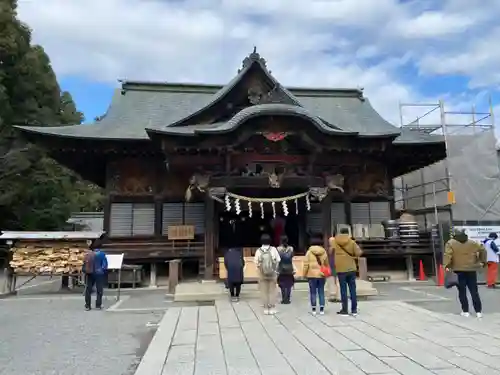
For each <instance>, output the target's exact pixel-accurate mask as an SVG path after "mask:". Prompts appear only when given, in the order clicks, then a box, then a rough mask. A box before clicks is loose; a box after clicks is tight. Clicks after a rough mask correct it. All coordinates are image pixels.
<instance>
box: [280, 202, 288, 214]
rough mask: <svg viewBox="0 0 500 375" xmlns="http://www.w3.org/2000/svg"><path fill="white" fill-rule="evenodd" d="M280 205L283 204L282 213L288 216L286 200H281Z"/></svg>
mask: <svg viewBox="0 0 500 375" xmlns="http://www.w3.org/2000/svg"><path fill="white" fill-rule="evenodd" d="M281 205H282V206H283V215H285V216H288V206H287V205H286V201H283V202H282V203H281Z"/></svg>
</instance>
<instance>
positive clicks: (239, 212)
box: [234, 199, 241, 215]
mask: <svg viewBox="0 0 500 375" xmlns="http://www.w3.org/2000/svg"><path fill="white" fill-rule="evenodd" d="M234 207H235V208H236V215H239V214H241V206H240V200H239V199H236V200H235V201H234Z"/></svg>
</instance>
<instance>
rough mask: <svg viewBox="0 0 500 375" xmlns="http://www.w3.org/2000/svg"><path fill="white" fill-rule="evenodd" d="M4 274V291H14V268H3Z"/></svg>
mask: <svg viewBox="0 0 500 375" xmlns="http://www.w3.org/2000/svg"><path fill="white" fill-rule="evenodd" d="M3 276H4V284H3V291H2V292H3V293H6V294H7V293H12V280H13V278H14V273H13V272H12V269H11V268H10V267H9V266H7V267H5V268H4V270H3Z"/></svg>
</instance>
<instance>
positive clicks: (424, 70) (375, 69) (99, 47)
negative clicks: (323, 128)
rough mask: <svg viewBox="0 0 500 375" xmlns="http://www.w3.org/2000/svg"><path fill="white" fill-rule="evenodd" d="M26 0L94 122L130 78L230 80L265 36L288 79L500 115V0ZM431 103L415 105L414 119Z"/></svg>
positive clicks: (390, 112)
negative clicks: (491, 107)
mask: <svg viewBox="0 0 500 375" xmlns="http://www.w3.org/2000/svg"><path fill="white" fill-rule="evenodd" d="M19 3H20V7H19V13H20V17H21V18H22V19H23V20H24V21H26V22H27V23H28V24H29V25H30V26H31V27H32V28H33V38H34V41H35V42H37V43H40V44H42V45H43V46H44V48H45V49H46V51H47V53H48V54H49V56H50V58H51V60H52V63H53V66H54V69H55V71H56V73H57V75H58V78H59V82H60V84H61V86H62V87H63V88H64V89H66V90H68V91H70V92H71V93H72V95H73V97H74V99H75V101H76V103H77V106H78V108H79V109H80V110H82V111H83V112H84V113H85V116H86V118H87V120H90V121H92V119H93V118H94V117H95V116H98V115H101V114H103V113H104V112H105V111H106V109H107V107H108V105H109V101H110V98H111V95H112V91H113V89H114V88H116V87H117V85H118V83H117V80H118V79H119V78H127V79H137V80H152V81H172V82H202V83H225V82H227V81H228V80H229V79H231V77H232V76H233V75H234V74H236V71H237V69H238V68H239V66H240V64H241V60H242V59H243V58H244V57H245V56H246V55H247V54H248V53H249V52H251V50H252V48H253V46H254V45H256V46H257V47H258V50H259V52H260V53H261V55H263V57H265V58H266V60H267V61H268V67H269V68H270V69H271V70H272V71H273V74H274V75H275V76H276V77H277V78H278V79H279V80H280V81H281V82H282V83H283V84H284V85H288V86H312V87H364V88H365V93H366V95H367V96H368V97H369V98H370V100H371V101H372V103H373V105H374V107H375V108H376V109H377V110H378V111H379V112H380V113H381V114H382V115H383V116H384V117H385V118H386V119H388V120H389V121H391V122H393V123H395V124H397V123H399V106H398V103H399V102H406V103H408V102H412V103H421V102H427V103H437V101H438V100H439V99H443V100H445V105H446V108H447V109H448V110H462V111H471V108H472V106H473V105H474V106H476V108H477V110H478V111H485V110H487V109H488V96H489V95H491V96H492V99H493V104H494V105H495V107H496V108H495V111H496V112H498V115H499V116H500V94H499V91H498V88H499V83H500V64H499V63H498V62H499V61H500V45H499V44H498V42H497V41H498V40H500V24H498V22H497V20H498V19H499V18H500V1H491V2H488V6H487V7H486V6H484V4H485V2H484V1H479V0H468V1H466V0H442V1H439V2H436V1H432V2H431V1H426V0H418V1H398V0H377V1H374V0H322V1H316V0H309V1H302V0H254V1H252V2H243V1H241V2H237V1H231V0H183V1H165V0H162V1H155V0H147V1H146V0H106V1H105V2H102V1H98V0H85V1H83V0H79V1H71V2H69V1H65V0H45V1H44V6H43V7H39V6H35V2H34V1H32V0H19ZM37 4H38V2H37ZM419 111H420V110H419V109H415V108H410V109H408V110H406V111H405V113H404V118H405V122H409V121H411V120H413V119H414V118H415V117H416V116H418V115H419V114H421V112H419ZM499 116H497V118H500V117H499ZM467 118H468V117H467V116H464V119H462V120H460V121H462V122H464V123H465V121H466V120H467ZM427 120H428V121H429V122H434V121H437V119H436V117H428V119H427Z"/></svg>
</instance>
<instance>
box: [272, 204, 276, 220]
mask: <svg viewBox="0 0 500 375" xmlns="http://www.w3.org/2000/svg"><path fill="white" fill-rule="evenodd" d="M271 206H273V218H275V217H276V203H275V202H271Z"/></svg>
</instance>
